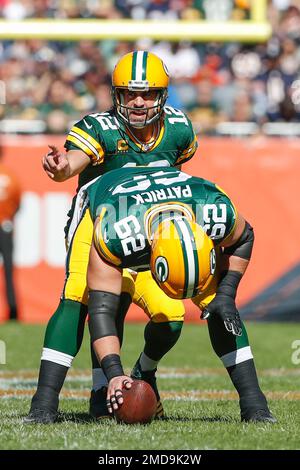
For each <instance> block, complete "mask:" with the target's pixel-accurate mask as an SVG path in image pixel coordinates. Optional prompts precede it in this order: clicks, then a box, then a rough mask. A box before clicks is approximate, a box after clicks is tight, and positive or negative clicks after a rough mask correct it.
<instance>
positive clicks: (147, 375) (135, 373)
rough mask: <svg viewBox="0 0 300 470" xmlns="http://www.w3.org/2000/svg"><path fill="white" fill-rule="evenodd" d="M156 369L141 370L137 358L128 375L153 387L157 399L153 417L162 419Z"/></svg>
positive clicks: (162, 413) (162, 410) (162, 412)
mask: <svg viewBox="0 0 300 470" xmlns="http://www.w3.org/2000/svg"><path fill="white" fill-rule="evenodd" d="M156 371H157V369H154V370H142V369H141V365H140V362H139V360H137V362H136V364H135V366H134V367H133V369H132V371H131V374H130V377H131V378H132V379H137V380H144V381H145V382H147V383H148V384H149V385H150V386H151V387H152V389H153V391H154V393H155V395H156V399H157V408H156V413H155V417H154V419H163V418H164V417H165V412H164V408H163V405H162V402H161V400H160V396H159V391H158V388H157V384H156V377H155V373H156Z"/></svg>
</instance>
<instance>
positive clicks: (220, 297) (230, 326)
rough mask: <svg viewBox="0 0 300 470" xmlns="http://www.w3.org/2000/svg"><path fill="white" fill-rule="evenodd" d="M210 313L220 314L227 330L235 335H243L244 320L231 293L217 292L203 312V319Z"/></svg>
mask: <svg viewBox="0 0 300 470" xmlns="http://www.w3.org/2000/svg"><path fill="white" fill-rule="evenodd" d="M210 315H219V316H220V317H221V318H222V320H223V322H224V325H225V328H226V330H227V331H229V332H230V333H232V334H233V335H235V336H242V333H243V330H242V322H241V318H240V314H239V312H238V310H237V308H236V305H235V300H234V299H233V298H232V297H230V296H229V295H225V294H217V295H216V296H215V298H214V299H213V300H212V301H211V302H210V303H209V304H208V305H207V307H206V308H205V309H204V310H203V312H202V314H201V318H202V320H206V319H207V318H208V317H209V316H210Z"/></svg>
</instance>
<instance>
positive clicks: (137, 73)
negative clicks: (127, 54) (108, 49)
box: [131, 51, 148, 81]
mask: <svg viewBox="0 0 300 470" xmlns="http://www.w3.org/2000/svg"><path fill="white" fill-rule="evenodd" d="M147 58H148V52H146V51H134V53H133V56H132V70H131V77H132V80H137V81H142V80H146V70H147Z"/></svg>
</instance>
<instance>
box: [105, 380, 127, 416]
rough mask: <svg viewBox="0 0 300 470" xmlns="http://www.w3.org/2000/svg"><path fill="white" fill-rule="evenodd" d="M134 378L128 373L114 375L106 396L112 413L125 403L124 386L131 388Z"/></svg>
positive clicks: (108, 407)
mask: <svg viewBox="0 0 300 470" xmlns="http://www.w3.org/2000/svg"><path fill="white" fill-rule="evenodd" d="M132 382H133V380H132V379H131V378H130V377H128V376H127V375H120V376H118V377H114V378H113V379H111V380H110V381H109V384H108V389H107V396H106V405H107V409H108V411H109V413H112V412H113V411H114V410H117V409H118V408H119V406H120V405H122V403H123V392H122V389H123V388H127V389H129V388H131V384H132Z"/></svg>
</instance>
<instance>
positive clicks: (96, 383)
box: [93, 369, 107, 392]
mask: <svg viewBox="0 0 300 470" xmlns="http://www.w3.org/2000/svg"><path fill="white" fill-rule="evenodd" d="M106 386H107V378H106V377H105V375H104V372H103V370H102V369H93V390H95V392H97V390H100V388H102V387H106Z"/></svg>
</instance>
